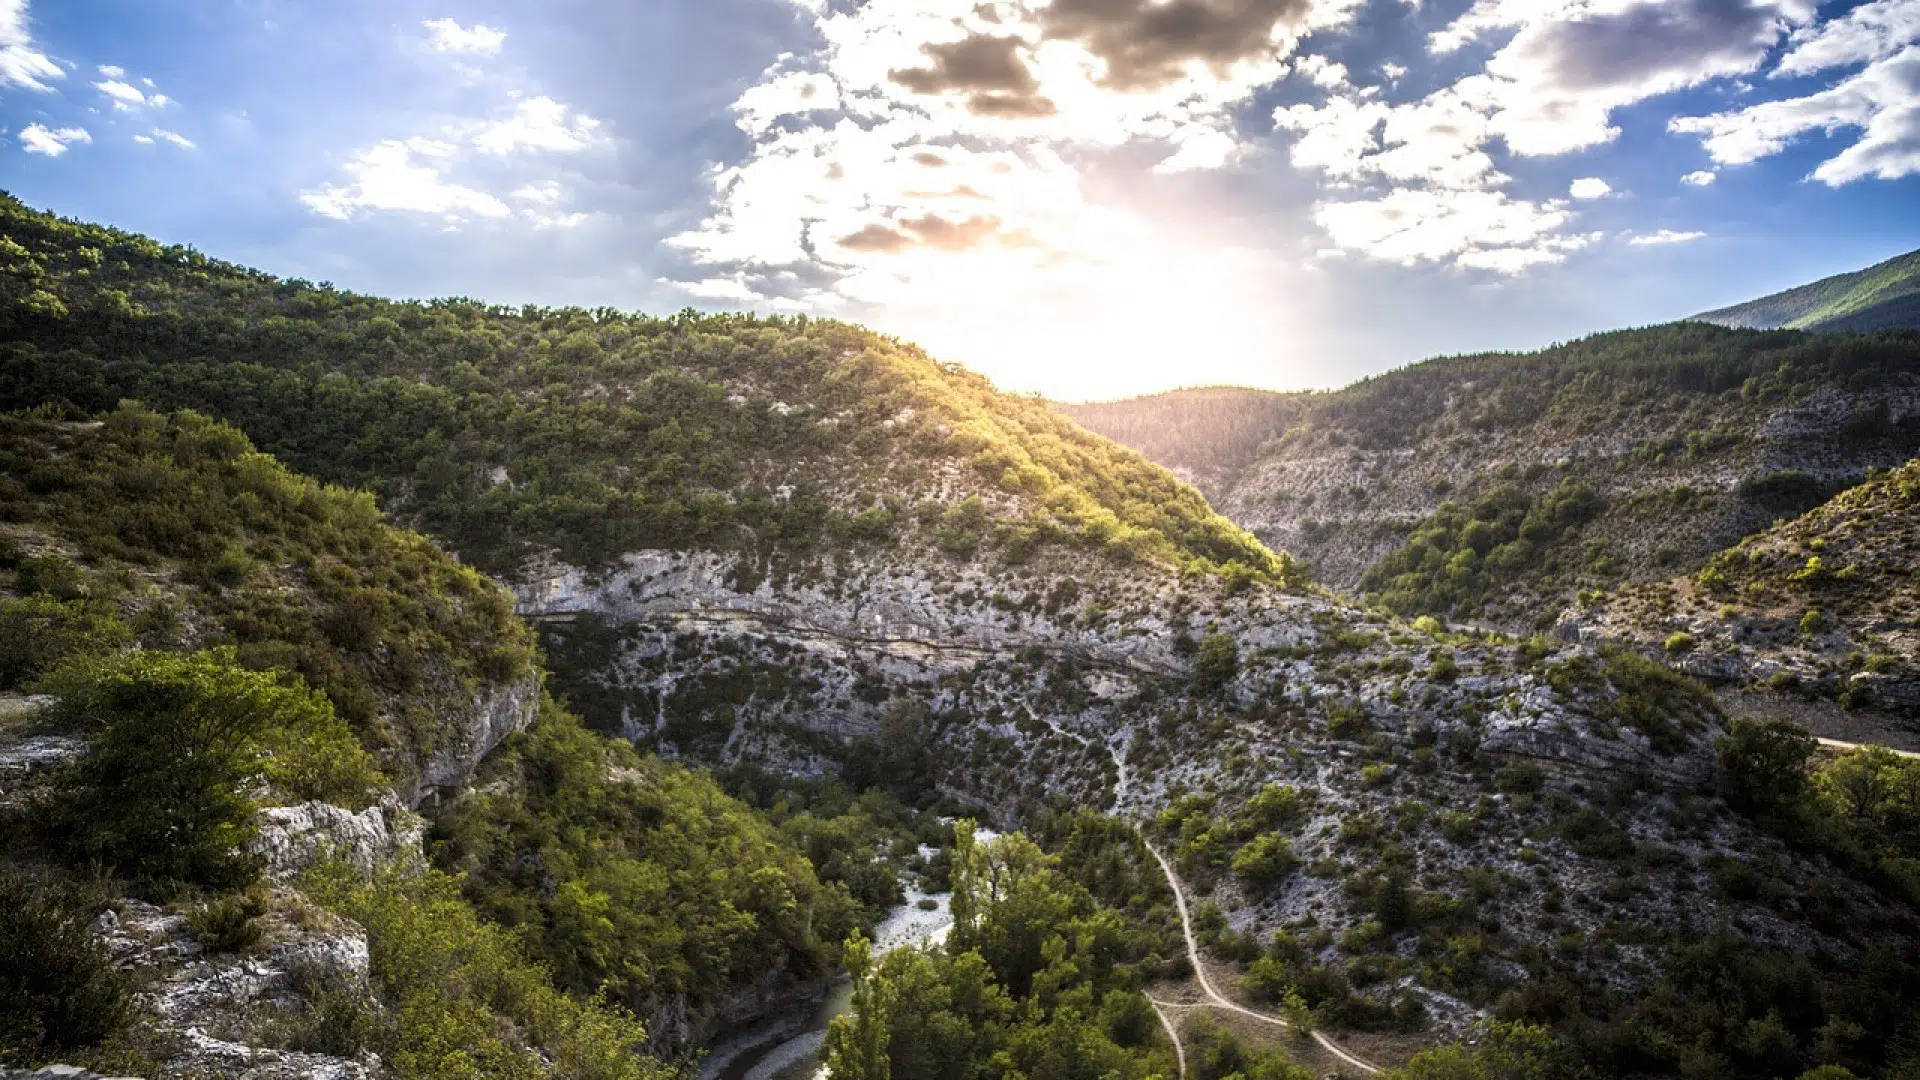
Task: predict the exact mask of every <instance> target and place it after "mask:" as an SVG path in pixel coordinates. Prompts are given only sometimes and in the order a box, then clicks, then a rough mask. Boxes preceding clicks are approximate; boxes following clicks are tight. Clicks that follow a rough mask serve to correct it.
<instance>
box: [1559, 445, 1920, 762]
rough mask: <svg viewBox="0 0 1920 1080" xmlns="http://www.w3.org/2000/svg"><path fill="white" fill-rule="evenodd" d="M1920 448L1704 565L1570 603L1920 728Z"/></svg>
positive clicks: (1676, 646)
mask: <svg viewBox="0 0 1920 1080" xmlns="http://www.w3.org/2000/svg"><path fill="white" fill-rule="evenodd" d="M1916 567H1920V461H1914V462H1910V463H1908V464H1907V465H1904V466H1902V467H1901V468H1898V469H1894V470H1892V471H1890V472H1887V473H1884V474H1881V475H1878V476H1875V477H1873V478H1871V479H1869V480H1868V481H1867V482H1866V483H1864V484H1861V485H1860V486H1858V487H1855V488H1852V489H1850V490H1848V491H1845V492H1843V493H1841V494H1840V495H1838V496H1836V497H1835V498H1834V499H1832V500H1831V501H1829V502H1827V503H1825V504H1823V505H1821V506H1820V507H1819V508H1817V509H1815V510H1812V511H1809V512H1808V513H1806V514H1804V515H1802V516H1800V517H1798V518H1795V519H1794V520H1792V521H1790V522H1786V523H1784V524H1781V525H1778V526H1775V527H1774V528H1771V529H1768V530H1767V531H1765V532H1762V533H1759V534H1757V535H1755V536H1751V537H1748V538H1747V539H1745V540H1743V541H1741V542H1740V544H1739V545H1737V546H1735V547H1732V548H1729V549H1728V550H1726V551H1724V552H1721V553H1719V554H1717V555H1715V556H1714V557H1713V558H1712V560H1710V561H1709V562H1708V563H1707V565H1706V566H1705V567H1703V568H1702V569H1701V570H1700V571H1699V572H1698V573H1697V574H1693V575H1690V576H1687V577H1680V578H1674V579H1672V580H1669V581H1663V582H1652V583H1648V584H1645V585H1640V586H1636V587H1634V588H1631V589H1628V590H1626V591H1624V592H1622V593H1620V594H1618V595H1608V596H1606V597H1605V598H1603V599H1600V600H1598V601H1597V602H1596V603H1594V604H1592V605H1590V606H1589V607H1588V608H1586V609H1585V610H1581V611H1574V612H1569V613H1568V619H1569V621H1570V622H1571V623H1572V624H1573V625H1574V626H1577V627H1578V628H1579V632H1580V633H1581V634H1593V635H1599V636H1605V637H1610V638H1615V639H1619V640H1627V641H1634V642H1637V643H1639V644H1640V645H1642V646H1643V647H1645V648H1647V649H1648V650H1649V651H1664V652H1666V653H1667V654H1668V655H1669V657H1670V659H1671V662H1672V663H1673V664H1674V665H1675V666H1677V667H1679V668H1681V669H1682V670H1685V671H1689V672H1692V673H1694V674H1697V675H1699V676H1701V677H1703V678H1708V679H1711V680H1713V681H1714V682H1719V683H1731V684H1734V685H1747V686H1761V687H1774V688H1779V689H1792V690H1795V691H1799V692H1803V693H1808V694H1814V695H1818V696H1821V697H1826V698H1835V699H1840V700H1842V701H1844V702H1845V703H1846V704H1848V705H1850V706H1854V707H1856V708H1860V709H1871V710H1874V711H1876V712H1881V713H1885V714H1888V715H1890V716H1891V717H1892V718H1894V720H1895V722H1896V723H1898V724H1899V725H1900V726H1903V727H1905V728H1906V729H1907V730H1908V731H1910V732H1911V733H1912V734H1914V735H1916V736H1920V666H1916V660H1915V658H1916V657H1920V624H1917V623H1916V621H1915V613H1916V612H1920V573H1917V572H1916Z"/></svg>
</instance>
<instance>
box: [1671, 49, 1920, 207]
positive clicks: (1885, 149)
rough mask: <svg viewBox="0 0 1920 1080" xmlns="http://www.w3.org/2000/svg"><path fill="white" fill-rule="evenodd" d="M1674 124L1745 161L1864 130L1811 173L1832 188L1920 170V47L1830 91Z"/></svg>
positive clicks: (1731, 160) (1735, 161) (1718, 153)
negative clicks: (1814, 135) (1800, 142)
mask: <svg viewBox="0 0 1920 1080" xmlns="http://www.w3.org/2000/svg"><path fill="white" fill-rule="evenodd" d="M1668 127H1669V128H1670V129H1671V130H1673V131H1676V132H1681V133H1684V134H1691V135H1698V136H1700V137H1701V139H1702V141H1703V142H1704V144H1705V146H1706V148H1707V153H1708V154H1709V155H1710V156H1711V157H1712V158H1713V160H1714V161H1716V162H1718V163H1719V164H1722V165H1744V164H1747V163H1748V162H1752V161H1757V160H1759V159H1760V158H1763V157H1769V156H1771V155H1773V154H1777V153H1779V152H1781V151H1782V150H1785V149H1786V148H1787V147H1788V146H1789V145H1790V144H1791V143H1793V142H1794V140H1796V139H1798V138H1799V137H1800V136H1802V135H1804V134H1806V133H1807V132H1810V131H1823V132H1835V131H1841V130H1849V129H1852V130H1858V131H1859V136H1858V138H1856V139H1855V141H1854V142H1853V143H1852V144H1851V145H1849V146H1847V148H1846V149H1844V150H1842V151H1840V152H1839V153H1838V154H1836V155H1834V156H1833V157H1831V158H1828V159H1827V160H1826V161H1823V162H1821V163H1820V165H1819V166H1817V167H1816V168H1815V169H1814V170H1813V172H1812V174H1811V176H1812V179H1815V180H1819V181H1821V182H1822V183H1825V184H1827V185H1828V186H1830V187H1839V186H1840V185H1842V184H1847V183H1851V182H1853V181H1855V180H1860V179H1863V178H1866V177H1878V178H1880V179H1882V180H1894V179H1898V178H1900V177H1903V176H1909V175H1913V174H1916V173H1920V45H1909V46H1907V47H1905V48H1904V49H1902V50H1901V51H1899V52H1897V53H1895V54H1893V55H1892V56H1888V57H1885V58H1882V59H1879V60H1875V61H1874V62H1872V63H1870V64H1868V65H1867V66H1866V67H1865V68H1863V69H1862V70H1860V71H1859V72H1857V73H1856V74H1854V75H1851V76H1849V77H1847V78H1845V79H1843V80H1841V81H1840V82H1838V83H1835V84H1833V85H1832V86H1829V87H1827V88H1826V89H1824V90H1820V91H1817V92H1815V93H1812V94H1807V95H1804V96H1802V97H1794V98H1783V99H1780V100H1775V101H1763V102H1760V103H1759V104H1756V105H1751V106H1748V107H1746V108H1744V109H1736V110H1733V111H1731V112H1724V113H1715V114H1713V115H1711V116H1685V117H1676V118H1674V120H1673V121H1671V122H1670V123H1669V125H1668Z"/></svg>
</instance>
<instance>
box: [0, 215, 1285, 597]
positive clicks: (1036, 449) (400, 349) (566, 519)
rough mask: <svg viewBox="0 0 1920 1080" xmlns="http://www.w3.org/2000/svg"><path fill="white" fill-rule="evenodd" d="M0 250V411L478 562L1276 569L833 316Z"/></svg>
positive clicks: (1080, 448)
mask: <svg viewBox="0 0 1920 1080" xmlns="http://www.w3.org/2000/svg"><path fill="white" fill-rule="evenodd" d="M0 263H4V265H0V341H4V342H5V345H4V348H5V352H4V354H0V406H4V407H26V406H32V405H38V404H41V403H44V402H61V403H65V404H67V405H70V406H72V407H74V408H77V409H79V410H81V411H88V412H90V411H97V410H101V409H107V408H111V407H113V405H114V404H115V403H117V402H118V401H119V400H121V399H122V398H138V399H140V400H143V401H147V402H149V403H151V404H153V405H154V406H156V407H162V408H182V407H186V408H199V409H202V410H205V411H209V412H212V413H215V414H217V415H219V416H221V417H222V418H224V419H226V420H228V421H229V422H231V423H234V424H236V425H237V426H239V427H240V428H242V429H243V430H245V431H247V432H248V433H249V434H250V435H252V436H253V437H254V438H256V439H258V440H259V442H260V444H261V445H262V447H263V448H265V449H266V450H268V451H269V452H271V453H273V454H275V455H276V456H278V457H280V458H282V459H283V460H285V461H287V462H288V463H289V464H290V465H292V466H293V467H295V468H298V469H300V470H302V471H303V472H306V473H309V474H311V475H314V476H318V477H321V478H324V479H327V480H330V481H333V482H336V483H342V484H351V485H354V486H358V487H365V488H368V489H370V490H373V491H375V492H376V493H378V494H379V495H380V497H381V499H382V501H383V503H384V504H385V505H386V506H388V507H389V508H390V509H391V510H392V511H393V512H394V513H396V514H397V515H399V516H401V517H402V518H403V519H404V520H407V521H409V522H411V523H413V524H417V525H419V526H420V527H422V528H425V529H427V530H428V531H431V532H433V533H434V534H435V535H437V536H440V537H442V538H444V539H446V540H447V541H448V542H449V543H451V544H452V545H453V546H455V547H456V548H457V549H458V550H459V551H460V552H461V554H462V556H463V557H464V558H466V559H468V560H469V561H470V562H473V563H475V564H476V565H478V566H480V567H482V568H484V569H488V570H491V571H497V572H511V571H514V570H516V569H517V568H518V567H520V565H521V564H522V563H523V562H524V561H526V560H527V559H528V558H530V557H547V556H551V557H554V558H557V559H560V560H563V561H566V562H568V563H571V564H574V565H580V566H601V565H605V564H606V563H607V562H608V561H610V560H612V559H614V558H616V557H617V556H618V555H619V554H621V553H623V552H628V551H634V550H640V549H643V548H644V549H673V550H688V549H702V550H726V551H750V552H757V553H759V554H760V555H761V556H763V557H766V556H770V555H771V554H773V553H776V552H779V553H787V554H805V553H807V552H809V551H824V550H834V549H841V548H846V547H849V546H851V547H861V548H870V547H875V546H883V545H886V544H890V543H894V542H896V541H901V540H903V539H905V538H906V537H908V536H913V537H916V538H918V539H921V540H925V541H931V542H940V543H945V544H947V545H949V546H953V545H961V546H981V545H985V546H989V547H994V548H1002V547H1012V548H1022V547H1031V546H1033V545H1037V544H1038V545H1044V544H1049V543H1067V544H1073V545H1080V546H1083V547H1087V548H1092V549H1096V550H1102V551H1105V552H1107V553H1110V554H1112V555H1113V556H1115V557H1117V558H1121V559H1131V558H1145V559H1150V560H1157V561H1162V562H1167V563H1171V564H1177V565H1192V566H1196V567H1218V566H1221V565H1224V564H1226V563H1229V562H1238V563H1240V564H1242V565H1243V566H1245V567H1246V568H1248V569H1250V570H1253V571H1255V572H1260V573H1271V574H1282V573H1283V572H1284V567H1282V566H1281V564H1280V562H1279V560H1278V559H1277V558H1276V557H1275V556H1274V555H1273V554H1272V553H1271V552H1268V551H1267V550H1265V549H1264V548H1262V547H1261V546H1260V544H1259V543H1258V542H1257V541H1255V540H1253V538H1252V537H1250V536H1248V535H1247V534H1246V533H1245V532H1244V531H1242V530H1240V529H1239V528H1237V527H1235V526H1234V525H1232V524H1231V523H1229V522H1227V521H1226V520H1225V519H1223V518H1221V517H1219V516H1218V515H1216V514H1213V513H1212V512H1211V511H1210V510H1208V508H1207V506H1206V504H1205V502H1204V501H1203V500H1202V499H1201V498H1200V497H1199V496H1198V495H1197V494H1195V493H1194V492H1193V491H1192V489H1190V488H1188V487H1186V486H1185V485H1182V484H1181V483H1179V482H1178V481H1177V480H1176V479H1175V478H1174V477H1173V476H1172V475H1170V474H1169V473H1167V472H1166V471H1165V470H1164V469H1161V468H1159V467H1158V466H1155V465H1153V464H1151V463H1149V462H1147V461H1146V460H1145V459H1144V458H1141V457H1140V456H1138V455H1137V454H1134V453H1132V452H1131V451H1128V450H1126V449H1124V448H1122V447H1120V446H1119V445H1118V444H1115V443H1112V442H1109V441H1107V440H1104V439H1100V438H1098V437H1096V436H1093V435H1091V434H1089V433H1088V432H1086V431H1085V430H1084V429H1082V428H1080V427H1078V426H1077V425H1074V424H1072V423H1069V422H1067V421H1065V420H1063V419H1062V418H1061V417H1059V416H1058V415H1056V414H1054V413H1053V412H1051V411H1050V410H1048V409H1047V408H1046V407H1045V406H1044V405H1043V404H1041V403H1039V402H1037V401H1034V400H1031V399H1028V398H1022V397H1019V396H1016V395H1009V394H1002V393H999V392H997V391H995V390H994V389H993V388H992V387H991V386H990V385H989V384H988V383H987V382H986V381H985V380H984V379H981V378H979V377H978V376H975V375H973V374H971V373H969V372H966V371H964V370H961V369H959V368H955V367H952V366H947V365H942V364H939V363H936V362H935V361H934V360H932V359H931V358H929V357H928V356H926V355H925V354H924V353H922V352H920V351H919V350H917V349H915V348H912V347H910V346H907V345H904V344H902V343H900V342H898V341H894V340H890V339H887V338H883V337H881V336H879V335H877V334H873V333H870V332H868V331H865V330H861V329H859V328H857V327H853V326H848V325H844V324H840V323H833V322H824V321H818V320H808V319H805V318H796V319H764V320H763V319H753V318H747V317H740V316H711V317H703V316H699V315H696V314H693V313H691V312H686V313H682V314H681V315H678V316H675V317H673V318H666V319H657V318H648V317H645V316H634V315H625V314H622V313H619V312H615V311H611V310H605V309H600V310H593V311H588V310H584V309H578V308H573V309H523V310H507V309H503V308H497V307H488V306H485V305H482V304H477V303H471V302H466V301H435V302H431V303H398V302H393V301H387V300H380V299H375V298H371V297H363V296H356V295H353V294H350V293H345V292H342V291H339V290H337V289H334V288H332V287H330V286H326V285H318V286H316V285H313V284H310V283H306V282H298V281H279V280H276V279H274V278H271V277H268V276H266V275H264V274H260V273H257V272H254V271H250V270H247V269H245V268H242V267H237V266H232V265H227V264H223V263H220V262H217V261H215V260H211V259H207V258H205V257H204V256H202V255H200V254H199V253H197V252H194V251H190V250H187V249H181V248H163V247H161V246H160V245H158V244H155V243H154V242H153V241H151V240H148V239H146V238H144V237H138V236H133V235H129V234H126V233H121V232H117V231H115V230H112V229H105V228H100V227H97V226H92V225H86V224H81V223H75V222H64V221H60V220H57V219H55V218H53V217H51V216H48V215H45V214H40V213H36V212H34V211H31V210H29V209H27V208H26V207H23V206H21V205H20V204H19V203H18V202H17V201H14V200H12V199H5V200H4V201H0ZM948 510H952V511H954V514H955V516H954V517H953V518H952V520H947V519H946V518H945V517H943V516H942V515H944V514H945V513H946V512H947V511H948Z"/></svg>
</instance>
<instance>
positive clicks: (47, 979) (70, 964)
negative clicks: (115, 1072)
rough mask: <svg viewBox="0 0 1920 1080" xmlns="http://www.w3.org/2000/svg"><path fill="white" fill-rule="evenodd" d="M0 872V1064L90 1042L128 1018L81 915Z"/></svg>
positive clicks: (114, 977)
mask: <svg viewBox="0 0 1920 1080" xmlns="http://www.w3.org/2000/svg"><path fill="white" fill-rule="evenodd" d="M65 899H66V898H65V897H62V896H59V895H56V894H55V893H54V892H52V891H51V890H48V889H46V888H43V887H40V886H36V885H29V884H28V883H27V882H25V881H23V880H20V879H19V878H17V877H15V876H13V875H12V874H10V873H0V1066H4V1065H29V1064H33V1063H35V1062H37V1061H38V1060H41V1059H43V1058H44V1057H45V1056H46V1055H47V1054H48V1053H58V1052H60V1051H63V1050H75V1049H79V1048H81V1047H84V1046H89V1045H92V1044H95V1043H98V1042H99V1041H100V1040H101V1039H103V1038H105V1037H106V1036H107V1035H109V1034H111V1033H112V1032H113V1031H114V1030H115V1029H117V1028H119V1027H120V1025H121V1024H123V1023H124V1022H125V1021H126V1020H127V1019H128V1018H129V1016H130V1013H131V1009H130V1002H129V997H128V993H127V986H126V981H125V979H124V978H123V977H122V976H121V975H120V973H119V972H117V971H115V970H114V968H113V964H112V963H111V962H110V961H109V960H108V959H107V955H106V950H104V949H102V948H101V947H100V943H99V942H98V941H97V940H95V938H94V936H93V933H92V931H90V930H88V929H87V918H86V915H85V914H84V911H83V909H81V908H79V907H78V906H77V905H75V904H73V903H70V902H63V901H64V900H65Z"/></svg>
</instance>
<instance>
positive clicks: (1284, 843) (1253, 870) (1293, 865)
mask: <svg viewBox="0 0 1920 1080" xmlns="http://www.w3.org/2000/svg"><path fill="white" fill-rule="evenodd" d="M1299 866H1300V860H1299V859H1297V858H1295V857H1294V854H1293V844H1292V842H1291V841H1289V840H1288V839H1287V838H1286V837H1284V836H1280V835H1278V834H1275V833H1261V834H1260V835H1259V836H1256V837H1254V838H1253V839H1252V840H1251V841H1248V842H1247V843H1246V844H1245V845H1243V846H1242V847H1241V848H1240V850H1239V852H1237V853H1236V854H1235V855H1234V857H1233V873H1234V876H1235V877H1237V878H1239V879H1240V880H1242V881H1244V882H1246V883H1247V884H1248V885H1251V886H1253V887H1254V888H1256V889H1272V888H1273V887H1274V886H1276V885H1279V884H1280V883H1281V882H1282V881H1284V880H1286V877H1287V875H1289V874H1291V873H1293V872H1294V870H1296V869H1298V868H1299Z"/></svg>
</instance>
